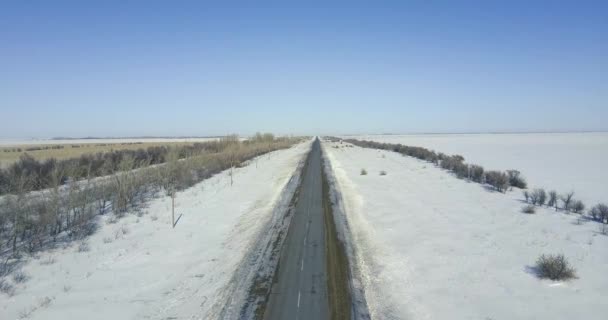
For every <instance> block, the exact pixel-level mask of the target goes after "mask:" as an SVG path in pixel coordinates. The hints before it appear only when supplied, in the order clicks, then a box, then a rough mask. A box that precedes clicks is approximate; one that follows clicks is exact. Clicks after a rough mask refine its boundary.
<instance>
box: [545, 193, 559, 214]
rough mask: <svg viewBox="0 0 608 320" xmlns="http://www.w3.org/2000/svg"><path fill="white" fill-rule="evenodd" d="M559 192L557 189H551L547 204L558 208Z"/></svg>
mask: <svg viewBox="0 0 608 320" xmlns="http://www.w3.org/2000/svg"><path fill="white" fill-rule="evenodd" d="M557 205H558V204H557V192H556V191H555V190H551V191H549V201H547V206H549V207H554V208H555V210H557Z"/></svg>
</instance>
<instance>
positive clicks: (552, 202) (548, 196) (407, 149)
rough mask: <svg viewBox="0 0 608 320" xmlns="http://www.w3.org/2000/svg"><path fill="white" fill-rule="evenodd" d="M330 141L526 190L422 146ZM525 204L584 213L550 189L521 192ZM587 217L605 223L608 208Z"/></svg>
mask: <svg viewBox="0 0 608 320" xmlns="http://www.w3.org/2000/svg"><path fill="white" fill-rule="evenodd" d="M327 139H328V140H330V141H333V142H339V141H344V142H347V143H351V144H353V145H356V146H359V147H363V148H373V149H382V150H390V151H394V152H397V153H401V154H403V155H406V156H410V157H414V158H417V159H420V160H424V161H428V162H431V163H433V164H435V165H437V166H439V167H440V168H443V169H445V170H447V171H450V172H452V173H454V175H455V176H456V177H458V178H460V179H467V180H469V181H473V182H477V183H481V184H488V185H490V186H491V187H492V188H494V189H495V190H496V191H499V192H505V191H507V190H508V189H509V188H513V187H515V188H519V189H526V188H527V182H526V179H524V177H523V176H522V175H521V173H520V172H519V171H517V170H507V171H494V170H489V171H486V170H485V169H484V168H483V167H482V166H480V165H476V164H467V163H465V162H464V157H463V156H461V155H446V154H444V153H441V152H435V151H432V150H429V149H426V148H423V147H412V146H405V145H401V144H390V143H382V142H376V141H367V140H356V139H345V140H342V139H340V138H335V137H328V138H327ZM523 195H524V200H525V202H527V203H529V204H531V205H532V206H544V205H545V204H546V205H547V206H548V207H553V208H555V210H563V211H564V212H573V213H578V214H581V215H583V214H584V213H585V208H586V206H585V204H584V203H583V202H582V201H581V200H577V199H575V198H574V192H569V193H564V194H561V195H560V194H558V193H557V192H556V191H554V190H552V191H549V192H546V191H545V190H544V189H542V188H538V189H534V190H532V191H527V190H525V191H524V192H523ZM524 212H526V213H534V209H533V207H526V208H524ZM587 215H588V216H589V217H590V218H591V219H592V220H595V221H598V222H601V223H604V224H608V205H606V204H603V203H600V204H597V205H595V206H593V207H592V208H590V209H589V210H588V211H587Z"/></svg>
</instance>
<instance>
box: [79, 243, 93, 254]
mask: <svg viewBox="0 0 608 320" xmlns="http://www.w3.org/2000/svg"><path fill="white" fill-rule="evenodd" d="M90 250H91V248H90V247H89V244H88V243H87V242H85V241H82V242H81V243H80V244H78V252H89V251H90Z"/></svg>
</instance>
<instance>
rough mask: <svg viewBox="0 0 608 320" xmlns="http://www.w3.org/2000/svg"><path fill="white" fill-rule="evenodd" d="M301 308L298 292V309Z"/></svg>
mask: <svg viewBox="0 0 608 320" xmlns="http://www.w3.org/2000/svg"><path fill="white" fill-rule="evenodd" d="M299 308H300V291H298V309H299Z"/></svg>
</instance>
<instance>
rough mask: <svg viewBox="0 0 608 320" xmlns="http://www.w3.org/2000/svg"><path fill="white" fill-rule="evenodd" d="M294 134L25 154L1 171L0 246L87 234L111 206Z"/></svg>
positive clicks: (183, 182) (138, 201)
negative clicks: (42, 157) (52, 156)
mask: <svg viewBox="0 0 608 320" xmlns="http://www.w3.org/2000/svg"><path fill="white" fill-rule="evenodd" d="M299 141H300V140H299V139H297V138H275V137H274V136H272V135H268V134H266V135H262V134H260V135H256V136H254V137H253V138H252V139H248V140H245V141H241V140H240V139H239V138H238V137H237V136H229V137H226V138H222V139H219V140H218V141H210V142H204V143H197V144H194V145H191V146H179V147H153V148H148V149H145V150H144V149H140V150H136V151H129V150H124V151H123V150H121V151H113V152H108V153H107V154H96V155H92V156H91V155H85V156H81V157H80V158H78V159H68V160H62V161H53V160H47V161H44V162H37V161H31V160H29V159H27V160H26V159H24V160H25V161H20V162H19V163H18V164H15V165H13V166H11V167H10V168H9V169H7V170H5V171H3V173H5V175H4V177H5V179H8V181H5V183H7V184H8V185H9V186H10V189H5V195H4V196H2V197H0V253H1V252H17V251H19V250H20V249H24V250H27V251H30V252H31V251H35V250H39V249H43V248H45V247H46V245H49V244H50V245H52V244H54V243H56V242H57V241H61V240H68V241H69V240H74V239H80V238H82V237H86V236H88V235H89V234H91V233H92V232H94V230H95V228H96V225H95V222H94V220H95V219H93V218H94V217H95V216H96V215H103V214H107V213H110V212H111V213H112V214H114V215H116V216H117V217H120V216H122V215H124V214H125V213H126V212H129V211H132V210H134V211H137V210H138V209H139V208H141V205H142V204H143V203H145V202H146V201H147V200H148V199H150V197H153V196H154V195H156V194H158V193H159V192H165V193H166V194H171V193H174V192H176V191H179V190H183V189H185V188H188V187H190V186H192V185H194V184H196V183H198V182H200V181H202V180H204V179H206V178H208V177H210V176H212V175H214V174H216V173H219V172H221V171H223V170H226V169H229V168H234V167H239V166H242V165H243V164H244V163H245V162H246V161H248V160H250V159H252V158H254V157H256V156H259V155H262V154H265V153H267V152H270V151H274V150H278V149H283V148H288V147H290V146H292V145H293V144H294V143H297V142H299ZM151 164H159V165H151ZM231 178H232V176H231ZM42 188H44V190H42V191H37V192H31V191H33V190H40V189H42Z"/></svg>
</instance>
